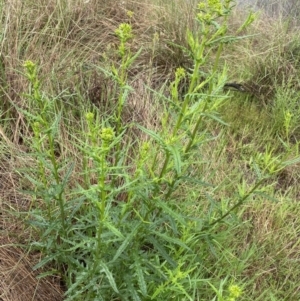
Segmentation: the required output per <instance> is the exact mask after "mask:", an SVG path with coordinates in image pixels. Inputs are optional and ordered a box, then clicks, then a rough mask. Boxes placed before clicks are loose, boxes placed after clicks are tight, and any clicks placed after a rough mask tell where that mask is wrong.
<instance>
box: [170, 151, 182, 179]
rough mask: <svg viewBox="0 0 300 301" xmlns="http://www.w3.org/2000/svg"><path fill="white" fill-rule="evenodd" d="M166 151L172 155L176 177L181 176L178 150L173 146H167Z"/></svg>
mask: <svg viewBox="0 0 300 301" xmlns="http://www.w3.org/2000/svg"><path fill="white" fill-rule="evenodd" d="M168 150H169V151H170V153H171V154H172V157H173V160H174V167H175V170H176V173H177V175H180V174H181V165H182V164H181V156H180V152H179V150H178V148H176V147H175V146H168Z"/></svg>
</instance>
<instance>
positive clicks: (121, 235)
mask: <svg viewBox="0 0 300 301" xmlns="http://www.w3.org/2000/svg"><path fill="white" fill-rule="evenodd" d="M104 225H105V226H106V227H107V228H108V229H109V230H110V231H111V232H112V233H113V234H115V235H116V236H117V237H119V238H122V239H124V238H125V237H124V235H123V234H122V233H121V232H120V231H119V230H118V229H117V228H116V227H115V226H114V225H113V224H111V223H110V222H108V221H104Z"/></svg>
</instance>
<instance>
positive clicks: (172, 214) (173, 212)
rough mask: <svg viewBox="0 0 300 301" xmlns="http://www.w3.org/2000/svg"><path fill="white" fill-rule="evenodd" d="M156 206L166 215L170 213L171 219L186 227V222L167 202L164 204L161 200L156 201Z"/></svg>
mask: <svg viewBox="0 0 300 301" xmlns="http://www.w3.org/2000/svg"><path fill="white" fill-rule="evenodd" d="M156 204H157V205H158V206H159V207H160V208H162V209H163V210H164V212H165V213H168V214H169V215H170V216H171V217H173V218H174V219H175V220H177V221H179V222H180V223H181V224H182V225H186V221H185V220H184V218H183V217H182V215H181V214H178V213H177V212H175V211H174V210H172V209H171V208H170V207H169V206H168V205H167V204H166V203H165V202H162V201H160V200H156Z"/></svg>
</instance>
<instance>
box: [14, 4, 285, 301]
mask: <svg viewBox="0 0 300 301" xmlns="http://www.w3.org/2000/svg"><path fill="white" fill-rule="evenodd" d="M233 4H234V2H233V1H231V0H226V1H220V0H215V1H213V0H208V1H202V2H200V3H199V5H198V13H197V15H196V19H197V22H198V25H199V31H198V32H196V33H192V32H188V33H187V40H188V45H189V48H188V49H185V51H186V52H187V53H188V54H189V55H190V56H191V58H192V59H193V62H194V64H193V68H192V69H191V70H185V69H183V68H182V67H179V68H178V69H177V70H176V73H175V79H174V81H173V82H172V83H171V85H170V93H169V96H165V95H161V94H159V93H158V95H159V98H160V100H159V101H161V102H164V105H162V108H164V111H163V112H162V115H161V128H160V129H159V130H157V131H154V130H152V129H149V128H146V127H144V126H142V125H140V124H136V123H134V122H131V123H128V124H127V123H125V122H124V121H123V119H122V113H123V110H124V106H125V105H126V101H127V100H128V96H129V95H130V93H131V91H132V88H131V87H130V86H129V84H128V80H127V79H128V74H129V69H130V66H131V64H132V63H133V62H134V60H135V59H136V58H137V57H138V55H139V54H140V51H142V50H140V51H138V52H137V53H136V54H132V53H131V52H130V49H129V43H130V40H131V39H132V38H133V33H132V31H133V29H132V26H131V25H130V24H125V23H124V24H121V25H120V26H119V28H117V29H116V30H115V34H116V35H117V37H118V38H119V47H118V53H119V58H120V61H119V66H117V65H111V66H110V68H109V69H106V70H104V69H101V68H100V67H99V70H101V71H102V72H104V73H105V74H106V75H107V76H110V77H111V78H112V79H113V80H114V81H115V82H116V84H117V86H118V88H117V89H118V100H117V104H116V108H115V110H114V112H115V113H114V114H112V115H111V116H106V115H104V114H101V111H99V110H97V109H94V110H92V111H87V112H85V120H84V123H85V132H84V133H83V136H84V137H85V139H84V138H80V137H78V138H77V143H76V144H75V145H74V147H75V148H77V149H78V151H79V152H80V153H81V154H82V158H83V159H82V162H83V163H82V166H75V164H74V163H73V162H72V161H73V160H70V161H67V162H62V160H61V159H60V156H59V151H58V148H59V145H58V139H57V137H58V135H59V130H60V124H61V122H63V118H62V113H60V112H59V110H58V109H57V108H58V106H57V105H56V104H57V102H58V99H56V98H50V97H48V96H46V95H44V94H43V93H42V92H41V87H40V84H39V80H38V77H37V73H38V71H37V66H36V65H35V64H34V63H32V62H30V61H28V62H26V63H25V65H24V67H25V76H26V77H27V78H28V80H29V82H30V89H29V92H28V93H27V94H26V95H25V96H26V97H27V99H28V108H27V109H20V108H18V109H19V110H20V111H21V112H22V113H23V114H24V116H25V117H26V118H27V120H28V123H29V125H30V127H31V130H32V145H30V147H31V149H32V151H33V152H32V157H33V158H34V159H36V160H37V162H38V167H37V170H36V171H35V172H33V173H31V174H27V175H26V177H27V178H28V180H29V181H30V182H31V184H32V187H34V189H33V191H32V194H33V196H34V198H35V199H36V200H37V201H36V202H34V203H33V204H32V208H31V211H30V213H29V219H30V225H31V226H32V228H33V229H35V230H36V231H37V233H38V238H39V239H38V241H36V242H34V243H33V244H32V247H34V248H37V249H38V250H40V251H41V252H42V254H43V259H42V261H41V262H40V263H39V264H38V265H37V266H36V267H35V268H36V269H38V268H40V267H43V266H45V265H49V266H50V267H51V269H52V270H51V271H50V272H46V274H49V273H54V274H59V275H60V276H61V277H63V279H64V282H65V284H66V287H67V291H66V300H83V299H85V300H105V301H107V300H170V299H174V300H203V298H208V297H207V296H210V297H211V298H213V299H212V300H236V299H237V298H238V297H239V296H240V294H241V290H240V289H239V287H238V286H229V293H227V291H225V293H223V286H224V285H227V279H228V282H229V281H230V280H231V279H230V278H231V275H224V279H223V280H222V279H214V276H213V274H212V273H211V272H210V270H211V269H210V265H211V261H210V259H209V257H210V254H211V252H212V251H211V250H212V246H213V245H214V238H213V237H214V233H215V232H216V231H217V229H218V231H222V230H221V229H219V228H218V227H219V225H220V224H222V223H225V220H226V218H227V217H228V216H230V215H231V213H233V212H234V211H235V210H236V209H237V208H238V207H239V206H241V204H242V203H243V202H245V200H247V199H248V198H249V197H250V196H252V195H253V194H254V193H257V192H259V191H260V188H263V184H264V182H265V180H266V179H269V177H270V175H271V174H274V173H276V172H277V171H278V170H280V169H281V168H282V167H285V166H286V165H288V164H289V163H291V162H290V161H286V162H282V161H281V160H279V158H277V157H275V158H274V157H273V154H272V152H270V153H268V154H267V153H266V154H264V155H262V156H261V157H260V158H259V160H260V162H262V163H260V164H263V166H262V167H261V166H260V165H259V164H256V165H255V168H256V169H257V170H259V172H258V173H257V180H256V181H255V183H254V184H253V187H252V188H250V189H247V188H246V185H245V182H244V181H243V180H242V181H241V184H239V185H237V187H236V190H237V193H236V199H235V200H232V202H231V204H232V205H231V207H230V206H229V205H228V207H227V208H225V210H224V208H222V209H220V208H219V207H218V206H216V205H214V206H213V207H212V208H213V209H212V210H210V212H202V213H197V214H194V213H193V212H191V213H190V214H187V213H185V212H184V211H182V210H181V208H180V204H177V203H176V193H178V192H180V191H181V189H182V187H183V186H184V185H186V184H187V183H190V182H193V183H197V185H200V186H201V185H202V186H203V191H205V189H206V188H205V187H206V186H205V185H204V184H203V183H205V179H203V178H202V177H201V175H199V176H198V178H195V176H194V175H193V176H191V170H192V169H193V164H194V162H193V158H194V157H195V156H198V157H199V156H200V157H201V149H202V147H203V146H204V145H205V144H206V143H207V142H208V141H209V140H211V139H212V137H211V135H210V134H209V132H208V130H207V129H206V127H205V124H206V121H207V120H214V121H215V122H222V121H221V120H220V118H219V117H218V114H217V110H218V108H220V106H222V105H223V104H224V103H225V102H226V99H227V96H226V95H225V94H224V92H223V86H224V83H225V82H226V66H224V67H222V66H219V65H220V57H221V54H222V51H223V49H224V47H225V46H226V44H227V43H231V42H234V41H235V40H236V39H237V38H236V37H234V36H228V35H227V30H228V18H229V16H230V12H231V9H232V6H233ZM252 21H253V17H252V15H251V16H250V17H249V18H248V19H247V20H246V21H245V24H244V25H242V27H241V28H240V30H242V29H243V28H245V27H246V26H248V25H249V24H250V23H251V22H252ZM211 61H213V64H212V66H211V68H209V69H210V71H209V73H207V74H206V77H205V78H203V74H202V72H201V68H202V67H204V66H207V65H209V64H210V62H211ZM184 78H185V79H187V82H188V88H187V90H186V93H185V94H184V95H182V94H180V92H179V90H180V88H179V86H180V83H181V81H182V80H183V79H184ZM132 129H135V130H137V129H138V131H139V133H140V136H138V137H143V138H137V137H136V135H134V134H133V133H132V131H131V130H132ZM141 133H143V135H142V134H141ZM145 136H146V138H145ZM254 161H255V159H253V162H254ZM75 168H76V170H77V172H78V170H79V172H80V174H81V176H82V180H81V181H78V182H77V183H76V185H74V183H73V184H72V185H71V183H70V181H69V179H70V178H71V177H72V173H73V172H74V170H75ZM212 172H213V171H212ZM189 197H190V196H189ZM220 206H221V205H220ZM216 281H217V282H220V289H219V290H217V289H216V288H215V287H217V286H215V285H213V284H212V283H216ZM214 296H215V297H214ZM216 298H217V299H216Z"/></svg>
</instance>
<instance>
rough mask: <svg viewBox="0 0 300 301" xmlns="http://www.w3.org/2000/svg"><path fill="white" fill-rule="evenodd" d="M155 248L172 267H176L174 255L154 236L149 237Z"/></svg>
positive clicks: (148, 239)
mask: <svg viewBox="0 0 300 301" xmlns="http://www.w3.org/2000/svg"><path fill="white" fill-rule="evenodd" d="M147 241H149V242H150V243H151V244H152V245H153V246H154V248H155V249H156V250H157V251H158V252H159V254H160V256H162V257H163V258H164V259H165V260H166V261H167V262H168V263H169V264H170V265H171V266H172V267H174V268H175V267H176V266H177V264H176V262H175V261H174V260H173V259H172V257H171V256H170V255H169V254H168V252H167V251H166V250H165V248H164V246H163V245H162V244H160V243H159V242H158V241H157V240H156V239H155V238H154V237H153V236H150V237H148V238H147Z"/></svg>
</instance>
